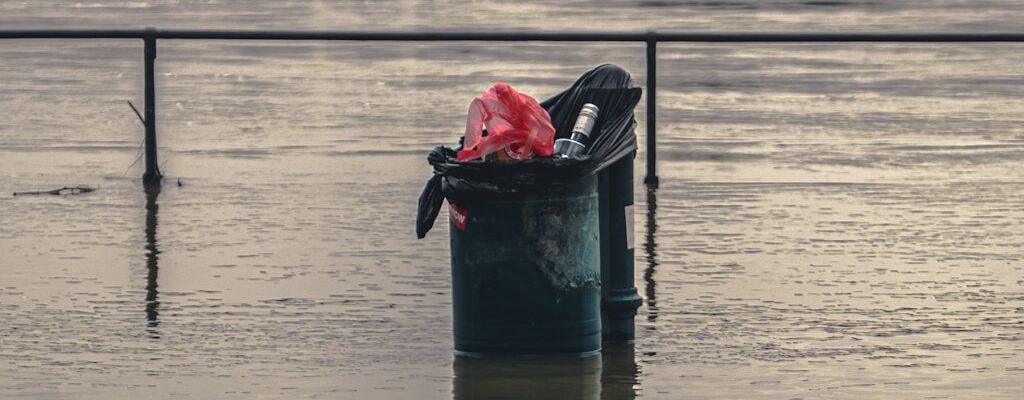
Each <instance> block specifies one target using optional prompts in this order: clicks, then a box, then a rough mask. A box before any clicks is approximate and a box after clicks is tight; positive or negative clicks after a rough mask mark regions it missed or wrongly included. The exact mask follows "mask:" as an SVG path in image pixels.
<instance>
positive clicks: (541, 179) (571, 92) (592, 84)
mask: <svg viewBox="0 0 1024 400" xmlns="http://www.w3.org/2000/svg"><path fill="white" fill-rule="evenodd" d="M641 95H642V90H641V89H640V85H637V84H636V82H633V78H632V77H631V76H630V75H629V73H628V72H626V70H624V69H622V68H621V67H619V66H617V65H612V64H604V65H601V66H598V67H596V68H594V69H592V70H590V71H587V72H586V73H584V74H583V75H581V76H580V78H579V79H577V80H576V82H575V83H573V85H572V86H570V87H569V88H568V89H566V90H565V91H564V92H562V93H559V94H557V95H555V96H554V97H551V98H550V99H547V100H545V101H543V102H541V104H540V105H541V106H542V107H544V108H545V109H546V110H547V111H548V114H550V115H551V124H552V125H554V127H555V139H561V138H567V137H569V135H570V134H572V127H573V123H575V122H576V116H577V115H578V114H579V111H580V109H581V108H582V107H583V105H584V104H586V103H594V104H596V105H597V106H598V108H600V112H599V115H598V118H597V122H596V123H595V125H594V130H593V133H592V134H591V143H590V144H588V146H587V152H586V154H585V155H584V156H583V157H581V158H573V159H566V158H558V157H550V158H537V159H532V160H526V161H512V162H501V163H498V162H484V161H482V160H471V161H465V162H459V161H456V160H455V155H456V153H457V151H456V150H454V149H451V148H447V147H444V146H437V147H436V148H434V150H433V151H431V152H430V154H429V155H428V156H427V162H428V163H430V165H432V166H433V167H434V176H433V177H431V178H430V180H428V181H427V185H426V187H424V188H423V193H422V194H420V200H419V209H418V210H417V213H416V236H417V237H419V238H421V239H422V238H423V237H424V236H426V235H427V232H428V231H430V229H431V228H432V227H433V226H434V220H435V219H437V214H438V213H439V212H440V211H441V205H442V203H443V201H444V199H448V201H449V202H453V203H456V204H458V203H459V200H460V199H462V200H465V199H467V198H500V197H501V196H502V195H503V194H508V193H515V192H521V191H534V190H542V189H543V188H545V187H549V186H551V185H559V184H565V183H568V182H572V181H574V180H577V179H579V178H582V177H584V176H587V175H590V174H594V173H597V172H598V171H601V170H602V169H604V168H607V167H609V166H611V165H612V164H614V163H615V162H616V161H618V160H619V159H621V158H622V157H626V156H630V157H634V156H635V155H636V147H637V146H636V133H635V127H636V119H635V118H634V115H633V109H634V108H636V105H637V103H638V102H639V101H640V97H641Z"/></svg>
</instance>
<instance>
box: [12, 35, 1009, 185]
mask: <svg viewBox="0 0 1024 400" xmlns="http://www.w3.org/2000/svg"><path fill="white" fill-rule="evenodd" d="M0 39H141V40H142V41H143V49H144V50H143V54H144V57H145V75H144V76H145V97H146V99H145V101H146V107H145V112H144V115H145V116H144V117H143V122H144V123H145V125H146V137H145V147H146V149H145V157H146V163H145V165H146V172H145V173H144V174H143V176H142V181H143V184H144V185H145V186H147V187H151V186H159V185H160V180H161V178H162V175H161V174H160V170H159V167H158V165H157V151H156V80H155V72H154V70H155V68H154V65H155V63H156V42H157V40H158V39H170V40H182V39H189V40H323V41H331V40H340V41H405V42H422V41H467V42H521V41H548V42H643V43H645V44H646V46H647V53H646V54H647V56H646V57H647V71H646V72H647V85H646V88H647V93H646V96H647V130H646V135H647V139H646V146H647V151H646V158H647V170H646V175H645V176H644V183H645V184H646V185H647V186H648V187H657V186H658V174H657V168H656V167H657V135H656V134H657V132H656V127H657V123H656V114H657V106H656V104H657V103H656V99H657V91H656V89H657V45H658V42H705V43H811V42H865V43H872V42H873V43H881V42H889V43H957V42H959V43H965V42H973V43H979V42H987V43H997V42H1017V43H1021V42H1024V33H1005V32H996V33H858V32H848V33H749V32H742V33H741V32H736V33H699V32H676V33H668V32H666V33H662V32H655V31H649V32H640V33H629V32H620V33H612V32H460V31H449V32H376V31H245V30H181V29H172V30H158V29H156V28H146V29H127V30H109V29H108V30H0Z"/></svg>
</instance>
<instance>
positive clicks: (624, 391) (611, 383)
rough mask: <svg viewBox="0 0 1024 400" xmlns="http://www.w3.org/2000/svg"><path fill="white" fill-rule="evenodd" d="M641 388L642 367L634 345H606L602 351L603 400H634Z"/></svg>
mask: <svg viewBox="0 0 1024 400" xmlns="http://www.w3.org/2000/svg"><path fill="white" fill-rule="evenodd" d="M639 388H640V367H639V366H638V365H637V364H636V349H635V347H634V346H633V343H614V344H613V343H605V344H604V349H603V350H602V351H601V399H603V400H613V399H616V400H618V399H634V398H636V397H637V389H639Z"/></svg>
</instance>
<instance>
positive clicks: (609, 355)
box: [452, 344, 639, 400]
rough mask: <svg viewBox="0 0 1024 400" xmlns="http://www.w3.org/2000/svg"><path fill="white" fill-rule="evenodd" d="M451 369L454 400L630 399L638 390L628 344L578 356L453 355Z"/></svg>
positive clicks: (636, 372)
mask: <svg viewBox="0 0 1024 400" xmlns="http://www.w3.org/2000/svg"><path fill="white" fill-rule="evenodd" d="M453 369H454V383H453V386H454V387H453V390H452V394H453V398H454V399H457V400H462V399H534V400H543V399H552V400H555V399H557V400H563V399H594V400H596V399H633V398H635V397H636V395H637V393H636V388H638V387H639V379H638V374H639V368H638V367H637V364H636V360H635V359H634V351H633V345H632V344H628V345H614V346H612V347H609V345H607V344H606V346H605V349H604V351H603V352H602V353H601V354H599V355H597V356H593V357H584V358H580V357H542V358H510V357H494V358H491V357H488V358H475V357H462V356H456V357H455V361H454V362H453Z"/></svg>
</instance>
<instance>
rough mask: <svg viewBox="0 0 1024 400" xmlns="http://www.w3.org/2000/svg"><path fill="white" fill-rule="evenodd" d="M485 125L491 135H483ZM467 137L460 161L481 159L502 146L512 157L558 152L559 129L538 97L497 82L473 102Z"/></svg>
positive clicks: (523, 157)
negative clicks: (556, 129)
mask: <svg viewBox="0 0 1024 400" xmlns="http://www.w3.org/2000/svg"><path fill="white" fill-rule="evenodd" d="M484 125H486V126H487V136H486V137H481V131H482V130H483V127H484ZM464 137H465V142H464V143H463V150H462V151H460V152H459V154H458V156H457V157H456V159H457V160H458V161H467V160H473V159H477V158H480V157H483V156H485V155H488V154H491V153H493V152H495V151H498V150H501V149H502V148H505V150H506V151H507V152H508V155H509V156H510V157H512V158H515V159H528V158H532V157H535V156H536V157H547V156H550V155H551V154H552V153H553V152H554V140H555V128H554V127H553V126H551V116H550V115H548V112H547V110H545V109H544V108H543V107H541V106H540V104H537V100H534V99H533V97H530V96H527V95H525V94H522V93H519V92H517V91H516V90H515V89H512V87H511V86H509V85H508V84H506V83H496V84H494V86H493V87H491V88H490V89H489V90H488V91H486V92H484V94H483V95H481V96H480V97H477V98H475V99H473V102H472V103H470V105H469V118H467V119H466V133H465V136H464Z"/></svg>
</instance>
